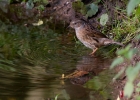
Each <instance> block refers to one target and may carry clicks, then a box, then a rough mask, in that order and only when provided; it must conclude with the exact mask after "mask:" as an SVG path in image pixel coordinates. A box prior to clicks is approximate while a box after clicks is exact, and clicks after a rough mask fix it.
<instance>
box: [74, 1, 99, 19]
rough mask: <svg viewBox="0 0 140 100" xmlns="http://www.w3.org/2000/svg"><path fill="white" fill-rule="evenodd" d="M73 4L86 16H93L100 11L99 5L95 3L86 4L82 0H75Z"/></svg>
mask: <svg viewBox="0 0 140 100" xmlns="http://www.w3.org/2000/svg"><path fill="white" fill-rule="evenodd" d="M72 6H73V8H74V9H75V10H76V11H77V12H80V13H82V14H83V15H85V16H86V17H92V16H93V15H95V14H96V13H97V12H98V6H97V5H95V4H94V3H90V4H88V5H84V3H83V2H81V1H75V2H73V3H72Z"/></svg>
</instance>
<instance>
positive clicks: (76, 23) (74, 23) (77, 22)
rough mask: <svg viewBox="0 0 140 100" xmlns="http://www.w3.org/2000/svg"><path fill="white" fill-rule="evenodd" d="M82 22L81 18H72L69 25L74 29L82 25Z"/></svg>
mask: <svg viewBox="0 0 140 100" xmlns="http://www.w3.org/2000/svg"><path fill="white" fill-rule="evenodd" d="M84 23H85V22H84V21H83V20H79V19H74V20H72V21H71V22H70V27H72V28H74V29H79V28H81V27H83V25H84Z"/></svg>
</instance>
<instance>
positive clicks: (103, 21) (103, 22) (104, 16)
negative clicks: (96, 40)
mask: <svg viewBox="0 0 140 100" xmlns="http://www.w3.org/2000/svg"><path fill="white" fill-rule="evenodd" d="M107 21H108V14H102V15H101V18H100V24H101V25H102V26H104V25H106V23H107Z"/></svg>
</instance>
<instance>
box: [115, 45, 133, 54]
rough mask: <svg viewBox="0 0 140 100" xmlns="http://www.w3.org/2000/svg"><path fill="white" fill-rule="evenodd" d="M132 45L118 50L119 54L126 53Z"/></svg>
mask: <svg viewBox="0 0 140 100" xmlns="http://www.w3.org/2000/svg"><path fill="white" fill-rule="evenodd" d="M130 47H131V45H127V46H126V47H125V48H124V49H121V50H118V51H117V55H123V56H124V55H125V54H126V53H128V51H129V50H130Z"/></svg>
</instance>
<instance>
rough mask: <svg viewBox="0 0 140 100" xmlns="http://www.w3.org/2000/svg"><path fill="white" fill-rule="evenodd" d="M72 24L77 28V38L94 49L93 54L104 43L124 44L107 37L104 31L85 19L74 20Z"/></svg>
mask: <svg viewBox="0 0 140 100" xmlns="http://www.w3.org/2000/svg"><path fill="white" fill-rule="evenodd" d="M70 26H71V27H72V28H74V29H75V32H76V36H77V38H78V39H79V40H80V41H81V42H82V43H83V44H84V45H85V46H86V47H88V48H91V49H92V50H93V52H92V53H91V54H94V53H95V52H96V50H97V49H98V48H99V47H101V46H104V45H108V44H117V45H121V46H122V44H121V43H119V42H115V41H113V40H111V39H109V38H107V37H106V36H105V35H104V34H103V33H101V32H99V31H97V30H96V29H95V28H94V27H93V26H92V25H91V24H90V23H88V22H87V21H85V20H80V19H75V20H72V21H71V23H70Z"/></svg>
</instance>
